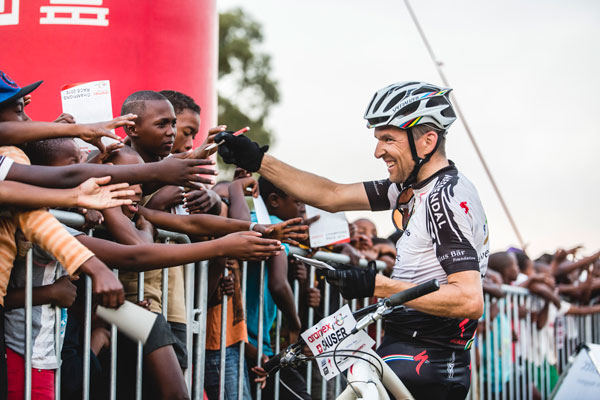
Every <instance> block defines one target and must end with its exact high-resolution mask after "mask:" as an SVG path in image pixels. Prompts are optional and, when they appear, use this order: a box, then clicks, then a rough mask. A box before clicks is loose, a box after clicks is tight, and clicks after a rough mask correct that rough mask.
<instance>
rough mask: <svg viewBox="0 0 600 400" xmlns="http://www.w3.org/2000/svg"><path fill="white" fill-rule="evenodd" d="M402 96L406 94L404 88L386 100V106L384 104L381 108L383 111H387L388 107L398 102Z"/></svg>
mask: <svg viewBox="0 0 600 400" xmlns="http://www.w3.org/2000/svg"><path fill="white" fill-rule="evenodd" d="M404 96H406V91H405V90H403V91H401V92H400V93H399V94H397V95H396V96H394V98H393V99H391V100H390V101H389V102H388V104H387V106H385V108H384V109H383V112H387V111H388V110H389V109H390V108H392V107H394V106H395V105H396V104H398V103H399V102H400V101H401V100H402V99H403V98H404Z"/></svg>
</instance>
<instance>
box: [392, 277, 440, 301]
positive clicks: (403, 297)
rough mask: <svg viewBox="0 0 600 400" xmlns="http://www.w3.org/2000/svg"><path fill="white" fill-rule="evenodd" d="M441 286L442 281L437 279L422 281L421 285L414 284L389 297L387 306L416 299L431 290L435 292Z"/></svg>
mask: <svg viewBox="0 0 600 400" xmlns="http://www.w3.org/2000/svg"><path fill="white" fill-rule="evenodd" d="M439 288H440V283H439V282H438V280H437V279H432V280H430V281H428V282H425V283H421V284H420V285H417V286H413V287H411V288H410V289H406V290H403V291H401V292H398V293H396V294H394V295H392V296H390V297H389V298H388V299H386V300H385V305H386V306H387V307H396V306H399V305H401V304H404V303H406V302H409V301H411V300H414V299H416V298H417V297H421V296H425V295H426V294H429V293H431V292H435V291H436V290H438V289H439Z"/></svg>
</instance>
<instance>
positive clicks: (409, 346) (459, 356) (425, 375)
mask: <svg viewBox="0 0 600 400" xmlns="http://www.w3.org/2000/svg"><path fill="white" fill-rule="evenodd" d="M377 354H379V356H381V358H383V360H384V361H385V362H386V363H387V365H388V366H389V367H390V368H391V369H392V370H393V371H394V372H395V373H396V375H398V376H399V377H400V379H402V382H403V383H404V385H406V388H407V389H408V390H409V391H410V392H411V393H412V395H413V396H414V397H415V399H416V400H419V399H464V398H465V397H466V396H467V393H468V392H469V386H470V385H471V360H470V355H469V352H468V351H461V350H455V349H448V348H444V347H439V346H435V345H431V344H426V343H422V342H416V341H414V342H413V341H411V342H406V341H398V339H396V338H393V337H391V336H389V335H386V336H384V338H383V341H382V343H381V346H379V348H378V349H377Z"/></svg>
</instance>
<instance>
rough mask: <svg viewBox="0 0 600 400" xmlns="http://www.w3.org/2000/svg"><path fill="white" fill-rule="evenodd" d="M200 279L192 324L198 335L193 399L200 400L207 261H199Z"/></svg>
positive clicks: (202, 374) (203, 358)
mask: <svg viewBox="0 0 600 400" xmlns="http://www.w3.org/2000/svg"><path fill="white" fill-rule="evenodd" d="M199 275H200V279H198V289H197V291H196V310H195V313H194V318H195V319H196V322H197V323H196V324H195V326H194V328H195V331H196V332H197V334H198V336H197V338H196V346H195V349H194V352H195V353H196V366H195V369H194V391H193V392H194V399H195V400H200V399H201V398H202V397H203V394H204V365H205V353H204V349H205V347H206V309H207V302H208V261H202V262H200V273H199Z"/></svg>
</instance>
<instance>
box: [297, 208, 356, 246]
mask: <svg viewBox="0 0 600 400" xmlns="http://www.w3.org/2000/svg"><path fill="white" fill-rule="evenodd" d="M315 215H319V219H318V220H317V221H315V222H313V223H312V224H310V226H309V227H308V233H309V235H310V247H312V248H313V249H314V248H316V247H323V246H329V245H330V244H338V243H346V242H349V241H350V229H349V228H348V221H347V220H346V215H345V214H344V213H343V212H338V213H335V214H334V213H330V212H327V211H323V210H321V209H318V208H315V207H311V206H309V205H306V218H312V217H314V216H315Z"/></svg>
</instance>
